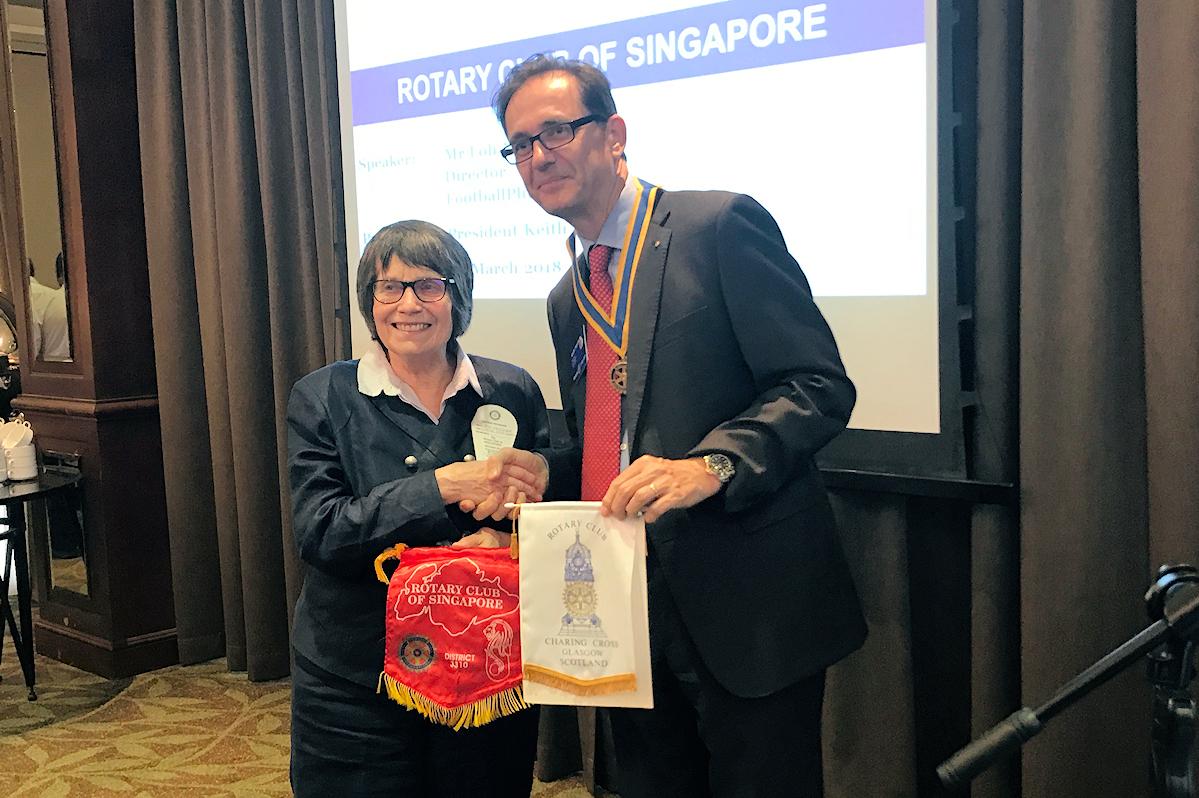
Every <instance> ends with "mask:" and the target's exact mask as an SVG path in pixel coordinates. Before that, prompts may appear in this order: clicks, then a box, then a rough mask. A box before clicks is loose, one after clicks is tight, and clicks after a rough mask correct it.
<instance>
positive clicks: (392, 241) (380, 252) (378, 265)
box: [358, 219, 475, 347]
mask: <svg viewBox="0 0 1199 798" xmlns="http://www.w3.org/2000/svg"><path fill="white" fill-rule="evenodd" d="M392 258H399V259H400V260H402V261H404V262H405V263H408V264H410V265H412V266H425V267H427V268H430V269H432V270H433V271H435V272H437V273H438V274H440V275H441V276H442V277H448V278H450V279H451V280H453V281H454V282H453V284H452V285H450V286H448V288H449V294H450V304H451V308H452V309H451V311H450V318H451V319H452V321H453V327H454V329H453V333H452V334H451V335H450V345H451V347H452V346H453V344H454V341H455V340H456V339H457V338H458V337H459V336H460V335H462V333H464V332H466V328H467V327H469V326H470V314H471V309H472V307H473V300H472V298H471V297H472V295H473V293H474V289H475V269H474V266H473V265H472V264H471V262H470V255H468V254H467V253H466V250H465V249H463V247H462V245H461V244H459V243H458V239H456V238H454V237H453V236H452V235H450V234H449V233H447V232H446V231H445V230H442V229H441V228H440V227H438V226H437V225H435V224H431V223H430V222H422V221H420V220H419V219H409V220H407V221H403V222H393V223H392V224H389V225H387V226H386V227H384V228H383V229H382V230H380V231H379V232H377V233H375V234H374V235H373V236H372V237H371V240H370V241H368V242H367V243H366V248H365V249H363V250H362V257H361V258H359V260H358V309H359V310H360V311H362V318H363V319H365V320H366V326H367V329H369V330H370V331H371V338H373V339H375V340H378V339H379V333H378V331H377V330H376V329H375V314H374V307H375V289H374V286H373V285H372V283H373V282H374V280H375V278H376V277H377V276H378V274H379V272H381V271H382V270H383V269H384V268H386V267H387V264H388V263H390V262H391V259H392Z"/></svg>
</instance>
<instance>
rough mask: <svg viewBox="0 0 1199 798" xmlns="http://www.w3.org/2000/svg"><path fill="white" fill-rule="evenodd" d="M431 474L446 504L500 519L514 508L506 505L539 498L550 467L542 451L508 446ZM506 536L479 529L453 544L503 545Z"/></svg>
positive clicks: (537, 500)
mask: <svg viewBox="0 0 1199 798" xmlns="http://www.w3.org/2000/svg"><path fill="white" fill-rule="evenodd" d="M433 475H434V477H436V479H437V488H438V490H440V491H441V498H442V501H444V502H445V503H446V504H457V505H458V508H459V509H460V510H462V511H463V512H465V513H470V514H471V515H473V516H474V517H475V519H476V520H479V521H482V520H483V519H485V518H491V519H492V520H494V521H500V520H503V519H504V518H508V517H511V516H512V515H514V510H513V509H512V508H510V507H506V506H505V505H510V504H523V503H524V502H539V501H541V499H542V498H543V497H544V496H545V489H546V486H547V485H548V484H549V478H550V471H549V466H548V464H547V463H546V461H545V458H544V457H542V456H541V455H539V454H534V453H533V452H529V451H525V450H523V449H510V448H509V449H500V450H499V451H498V452H496V453H495V454H493V455H492V456H491V457H488V458H487V459H486V460H473V461H469V462H467V461H464V462H460V463H451V464H450V465H447V466H442V467H441V468H439V469H437V470H436V471H434V472H433ZM506 537H507V536H506V535H504V533H502V532H497V531H495V530H493V529H481V530H479V531H478V532H476V533H474V534H473V535H468V536H466V537H465V538H463V539H462V540H460V541H458V542H457V543H456V544H454V545H455V546H456V547H464V546H487V545H493V546H502V545H507V541H506V540H505V538H506Z"/></svg>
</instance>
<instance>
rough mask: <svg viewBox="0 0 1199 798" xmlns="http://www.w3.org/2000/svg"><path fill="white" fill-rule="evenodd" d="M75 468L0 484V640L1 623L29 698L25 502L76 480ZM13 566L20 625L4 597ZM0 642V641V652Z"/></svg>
mask: <svg viewBox="0 0 1199 798" xmlns="http://www.w3.org/2000/svg"><path fill="white" fill-rule="evenodd" d="M79 479H80V474H79V472H78V471H41V472H40V473H39V475H38V478H37V479H26V480H22V481H20V482H5V483H3V484H0V504H3V505H4V508H5V514H6V516H7V518H5V519H4V520H3V522H0V524H3V526H0V540H3V541H7V542H8V548H7V550H6V553H5V556H4V562H3V564H2V565H0V567H2V568H3V571H0V643H2V642H3V640H4V628H5V624H7V625H8V628H9V629H10V630H11V632H12V639H13V644H14V645H15V646H16V649H17V657H18V658H19V659H20V660H21V673H22V674H24V676H25V686H26V687H28V688H29V700H30V701H36V700H37V693H36V692H35V691H34V689H33V683H34V672H33V604H32V602H33V597H32V596H31V595H30V592H29V557H28V554H27V551H26V545H25V502H27V501H29V500H30V499H40V498H43V497H45V496H48V495H49V494H51V493H53V492H55V491H57V490H61V489H63V488H66V487H70V486H71V485H76V484H78V483H79ZM13 566H16V568H15V571H16V573H15V576H14V578H15V580H16V583H17V614H18V615H19V616H20V621H21V623H20V629H19V630H18V629H17V619H16V618H15V617H14V616H13V608H12V603H11V601H10V600H9V597H8V580H9V574H11V573H13V570H14V568H13ZM2 652H3V645H0V654H2Z"/></svg>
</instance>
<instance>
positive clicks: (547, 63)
mask: <svg viewBox="0 0 1199 798" xmlns="http://www.w3.org/2000/svg"><path fill="white" fill-rule="evenodd" d="M550 72H565V73H566V74H568V75H570V76H572V77H573V78H574V79H575V83H576V84H578V87H579V95H580V98H581V99H582V101H583V107H584V108H586V109H587V113H589V114H597V115H598V116H601V117H603V118H604V119H607V118H608V117H610V116H612V115H613V114H614V113H616V101H615V100H613V99H612V84H611V83H609V82H608V76H607V75H605V74H604V73H603V72H601V71H600V70H599V69H598V68H597V67H596V66H594V65H592V64H589V63H587V62H586V61H577V60H571V59H567V58H559V57H556V56H553V55H550V54H549V53H538V54H537V55H534V56H532V57H530V58H528V59H526V60H524V61H522V62H521V63H519V64H517V65H516V67H515V68H514V69H513V70H512V71H511V72H509V73H508V77H506V78H504V82H503V83H501V84H500V87H499V89H498V90H497V91H496V93H495V96H494V97H492V98H491V107H492V108H493V109H494V110H495V115H496V118H497V119H499V120H500V127H502V128H503V129H504V131H505V132H507V130H508V125H507V124H506V123H505V122H504V115H505V114H507V113H508V103H510V102H512V97H513V95H515V94H516V92H517V90H519V89H520V87H521V86H523V85H525V84H526V83H528V82H529V81H530V80H532V79H533V78H535V77H537V76H538V75H545V74H547V73H550Z"/></svg>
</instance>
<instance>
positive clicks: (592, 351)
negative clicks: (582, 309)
mask: <svg viewBox="0 0 1199 798" xmlns="http://www.w3.org/2000/svg"><path fill="white" fill-rule="evenodd" d="M611 257H612V248H611V247H608V246H604V245H603V244H596V245H595V246H593V247H592V248H591V251H590V252H588V253H587V263H588V266H590V267H591V295H592V296H593V297H595V301H596V303H597V304H598V305H599V306H600V307H601V308H604V309H605V310H607V309H610V308H611V307H612V278H611V277H610V276H609V275H608V261H609V260H610V259H611ZM616 360H617V357H616V352H615V351H614V350H613V349H612V347H611V346H609V345H608V344H607V343H606V342H605V341H604V339H603V338H601V337H600V334H599V333H597V332H596V331H595V329H594V328H593V327H592V326H591V325H590V324H588V325H587V404H586V407H585V409H584V411H583V491H582V496H583V501H599V500H600V499H602V498H604V494H605V493H607V492H608V485H610V484H612V480H614V479H615V478H616V475H617V474H619V473H620V394H619V393H617V392H616V389H615V388H614V387H612V383H611V381H610V380H609V374H610V373H611V371H612V366H613V365H614V364H615V363H616Z"/></svg>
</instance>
